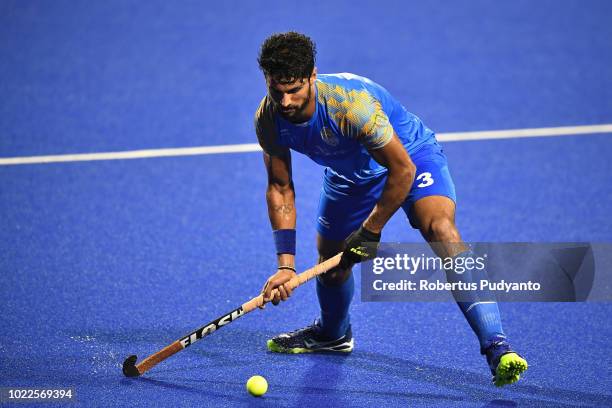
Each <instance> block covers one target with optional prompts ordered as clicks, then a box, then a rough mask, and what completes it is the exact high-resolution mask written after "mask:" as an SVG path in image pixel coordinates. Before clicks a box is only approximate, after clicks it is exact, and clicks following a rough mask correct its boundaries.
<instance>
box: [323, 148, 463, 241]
mask: <svg viewBox="0 0 612 408" xmlns="http://www.w3.org/2000/svg"><path fill="white" fill-rule="evenodd" d="M410 158H411V159H412V162H413V163H414V164H415V166H416V177H415V179H414V182H413V183H412V188H411V189H410V192H409V193H408V197H407V198H406V201H404V203H403V204H402V209H403V210H404V213H405V214H406V216H407V217H408V220H409V221H410V224H411V225H412V226H413V227H414V228H417V223H416V222H415V221H416V220H414V219H413V218H412V211H411V208H412V206H413V204H414V203H415V202H416V201H417V200H419V199H421V198H423V197H428V196H445V197H448V198H450V199H451V200H453V202H456V201H457V198H456V195H455V185H454V183H453V180H452V178H451V175H450V172H449V170H448V162H447V160H446V156H445V155H444V152H443V151H442V148H441V147H440V145H439V144H437V143H434V144H428V145H424V146H423V147H422V148H421V149H419V150H418V151H417V152H415V153H413V154H412V155H411V156H410ZM325 171H326V172H328V170H327V169H326V170H325ZM386 180H387V177H386V175H384V176H382V177H377V178H375V179H372V180H371V181H368V182H367V183H364V184H360V185H352V186H351V187H350V188H347V186H346V185H342V186H339V185H337V184H335V183H334V182H333V181H331V180H330V178H329V177H327V176H326V177H324V182H323V188H322V189H321V198H320V199H319V211H318V214H317V231H318V232H319V234H321V235H322V236H323V237H324V238H327V239H330V240H334V241H342V240H344V239H345V238H346V237H348V236H349V234H350V233H351V232H353V231H355V230H356V229H357V228H359V226H360V225H361V224H362V223H363V221H365V219H366V218H367V217H368V215H370V213H371V212H372V209H373V208H374V206H375V205H376V203H377V202H378V199H379V198H380V195H381V194H382V191H383V188H384V186H385V182H386Z"/></svg>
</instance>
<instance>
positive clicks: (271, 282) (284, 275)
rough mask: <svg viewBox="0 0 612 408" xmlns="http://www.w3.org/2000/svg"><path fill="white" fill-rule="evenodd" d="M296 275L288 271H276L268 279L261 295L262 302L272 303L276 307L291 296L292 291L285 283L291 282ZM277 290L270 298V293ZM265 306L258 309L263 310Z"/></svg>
mask: <svg viewBox="0 0 612 408" xmlns="http://www.w3.org/2000/svg"><path fill="white" fill-rule="evenodd" d="M296 275H297V274H296V273H295V272H294V271H292V270H290V269H278V270H277V271H276V273H275V274H274V275H272V276H270V277H269V278H268V280H267V281H266V283H265V285H264V287H263V289H262V290H261V294H262V295H263V297H264V302H266V303H267V302H272V304H273V305H274V306H276V305H278V304H279V303H280V301H281V300H282V301H285V300H287V299H288V298H289V297H290V296H291V292H293V290H292V289H291V288H290V287H289V285H287V282H289V281H290V280H291V278H293V277H294V276H296ZM274 289H278V291H277V292H275V295H274V297H272V291H273V290H274ZM264 307H265V304H264V305H262V306H261V307H260V308H261V309H263V308H264Z"/></svg>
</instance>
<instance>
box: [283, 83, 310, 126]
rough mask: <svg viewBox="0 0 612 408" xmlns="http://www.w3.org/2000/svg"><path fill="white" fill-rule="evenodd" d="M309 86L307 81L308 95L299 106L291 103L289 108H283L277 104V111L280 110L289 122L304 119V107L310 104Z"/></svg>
mask: <svg viewBox="0 0 612 408" xmlns="http://www.w3.org/2000/svg"><path fill="white" fill-rule="evenodd" d="M310 88H311V86H310V83H309V84H308V96H307V97H306V99H305V100H304V102H302V104H300V105H299V106H296V105H292V106H290V108H289V109H288V110H283V108H282V107H281V106H280V104H279V105H278V111H279V112H280V114H281V116H282V117H284V118H285V119H287V120H289V121H290V122H303V121H304V120H303V119H304V111H305V110H306V108H307V107H308V105H309V104H310V99H311V95H310Z"/></svg>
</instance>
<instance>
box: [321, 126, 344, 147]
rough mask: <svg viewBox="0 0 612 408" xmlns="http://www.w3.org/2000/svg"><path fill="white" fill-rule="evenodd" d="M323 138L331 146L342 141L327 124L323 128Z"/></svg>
mask: <svg viewBox="0 0 612 408" xmlns="http://www.w3.org/2000/svg"><path fill="white" fill-rule="evenodd" d="M321 139H323V141H324V142H325V143H327V144H328V145H330V146H338V143H340V140H339V139H338V136H336V135H335V134H334V132H333V131H332V130H331V129H330V128H328V127H325V126H323V129H321Z"/></svg>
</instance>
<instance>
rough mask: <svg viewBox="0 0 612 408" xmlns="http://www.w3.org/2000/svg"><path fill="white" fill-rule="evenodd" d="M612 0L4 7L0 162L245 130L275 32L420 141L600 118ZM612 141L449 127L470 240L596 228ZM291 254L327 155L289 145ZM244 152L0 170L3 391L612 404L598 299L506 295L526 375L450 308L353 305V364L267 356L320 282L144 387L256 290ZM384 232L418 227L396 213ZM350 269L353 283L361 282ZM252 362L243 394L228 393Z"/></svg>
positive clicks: (253, 177)
mask: <svg viewBox="0 0 612 408" xmlns="http://www.w3.org/2000/svg"><path fill="white" fill-rule="evenodd" d="M610 21H612V3H610V2H607V1H582V2H581V1H542V2H537V3H535V2H528V1H517V2H511V3H509V4H502V3H491V2H485V1H482V2H477V1H469V2H468V1H461V2H453V3H449V2H442V1H438V2H428V3H427V4H423V3H421V2H410V3H408V2H402V1H377V2H356V1H350V2H349V1H347V2H337V1H334V2H315V4H311V3H304V2H297V3H287V2H265V3H263V2H262V3H257V2H238V1H230V2H225V3H223V4H214V5H212V4H208V5H204V4H202V3H197V2H183V3H181V4H176V3H170V2H161V1H149V2H146V3H142V2H124V1H106V2H102V1H98V2H76V1H75V2H67V1H55V2H45V1H30V2H22V1H8V0H4V1H2V2H0V99H1V100H0V156H1V157H15V156H31V155H50V154H64V153H86V152H103V151H122V150H133V149H146V148H163V147H188V146H201V145H218V144H233V143H252V142H254V141H255V136H254V132H253V130H252V115H253V113H254V110H255V108H256V106H257V104H258V102H259V99H260V98H261V97H262V96H263V94H264V92H265V88H264V83H263V79H262V77H261V74H260V73H259V71H258V69H257V65H256V61H255V58H256V55H257V50H258V46H259V44H260V43H261V41H262V40H263V39H264V38H265V37H266V36H267V35H268V34H270V33H271V32H274V31H284V30H287V29H297V30H301V31H304V32H306V33H308V34H309V35H311V36H312V37H313V39H314V40H315V41H316V42H317V44H318V49H319V62H318V66H319V71H320V72H341V71H350V72H355V73H357V74H361V75H365V76H369V77H371V78H373V79H374V80H376V81H378V82H380V83H381V84H383V85H385V86H386V87H387V88H388V89H389V90H390V91H391V92H392V93H394V94H395V95H396V96H397V97H399V98H400V99H401V100H402V101H403V102H404V104H405V105H406V107H407V108H408V109H409V110H410V111H412V112H414V113H416V114H417V115H419V116H420V117H421V118H422V119H423V120H424V121H425V123H427V124H428V125H429V126H430V127H431V128H433V129H434V130H435V131H438V132H460V131H471V130H489V129H512V128H531V127H549V126H574V125H588V124H608V123H612V70H611V68H610V67H612V41H611V39H612V24H610ZM611 136H612V135H611V134H600V135H582V136H567V137H550V138H527V139H512V140H488V141H473V142H452V143H446V144H444V148H445V151H446V153H447V155H448V158H449V162H450V165H451V172H452V175H453V178H454V180H455V183H456V186H457V192H458V199H459V201H458V202H459V204H458V205H459V208H458V212H457V223H458V226H459V229H460V231H461V232H462V234H463V237H464V239H465V240H467V241H487V240H490V241H542V242H549V241H579V240H584V241H600V242H610V241H612V229H611V228H610V226H611V223H610V216H609V214H610V211H611V210H612V194H611V193H610V190H609V187H610V185H611V184H612V177H611V176H610V174H611V172H612V164H611V162H610V157H611V156H612V139H611ZM294 177H295V184H296V190H297V208H298V252H299V257H298V266H299V268H300V269H306V268H308V267H310V266H311V265H312V264H313V263H314V261H315V259H316V254H315V248H314V236H315V228H314V221H315V214H316V207H317V200H318V196H319V189H320V185H321V180H322V172H321V169H320V168H318V167H317V166H316V165H314V164H313V163H311V162H309V161H308V160H307V159H305V158H303V157H300V156H298V155H294ZM265 182H266V178H265V171H264V168H263V165H262V163H261V154H260V153H239V154H217V155H207V156H194V157H177V158H158V159H144V160H114V161H99V162H77V163H62V164H37V165H19V166H0V217H1V218H0V274H1V275H0V276H1V279H2V284H1V285H0V310H1V313H0V328H1V329H2V330H1V331H0V386H21V387H25V386H32V387H34V386H35V387H54V386H55V387H62V386H63V387H65V386H73V387H75V389H76V394H77V398H78V400H79V401H80V403H81V404H83V405H97V406H108V405H111V404H116V405H124V406H125V405H130V406H162V405H164V406H179V405H181V406H189V405H193V406H246V405H253V406H270V407H274V406H379V407H391V406H399V405H402V406H439V407H519V406H520V407H523V406H543V407H570V406H597V407H600V406H612V371H611V370H610V355H611V352H612V340H610V339H612V324H611V323H610V315H611V313H612V305H610V304H502V305H500V307H501V312H502V318H503V319H504V326H505V329H506V331H507V332H508V334H509V335H510V337H511V339H512V341H513V344H514V345H515V347H516V348H517V349H519V350H520V351H521V352H522V353H523V354H525V356H526V357H527V358H528V360H529V363H530V369H529V371H528V372H527V374H526V375H525V378H524V380H522V381H521V382H520V383H519V384H516V385H514V386H511V387H507V388H505V389H502V390H499V389H496V388H494V387H492V386H491V385H490V384H489V381H490V378H489V377H490V376H489V375H488V372H487V369H486V365H485V362H484V360H483V359H482V357H481V356H480V355H479V353H478V346H477V341H476V338H475V336H473V334H472V333H471V331H470V330H469V327H468V325H467V323H466V322H465V321H464V320H463V317H462V316H461V314H460V312H459V311H458V309H457V307H456V306H455V305H454V304H444V303H432V304H397V303H394V304H391V303H389V304H386V303H376V304H375V303H361V302H360V301H359V298H358V296H357V299H356V301H355V303H354V305H353V308H352V316H353V318H352V320H353V327H354V332H355V335H356V350H355V352H354V353H353V354H352V355H350V356H348V357H337V356H320V355H314V356H284V355H273V354H270V353H267V352H266V350H265V340H266V339H267V338H268V337H269V336H271V335H274V334H277V333H278V332H281V331H286V330H288V329H295V328H297V327H298V326H300V325H304V324H306V323H309V322H310V321H311V320H312V318H314V317H315V316H316V314H317V311H318V305H317V302H316V296H315V292H314V284H312V283H310V284H308V285H307V286H306V287H304V288H300V289H299V290H298V291H296V292H295V295H294V296H293V297H292V299H291V301H290V302H287V303H286V304H283V305H282V307H278V308H273V307H271V306H270V307H268V308H267V309H266V310H265V311H263V312H262V311H255V312H253V313H252V314H251V315H248V316H246V317H244V318H243V319H241V320H239V321H237V322H235V323H233V324H232V325H231V326H230V327H228V328H225V329H223V330H221V331H219V332H218V333H215V334H213V335H212V336H210V337H208V338H206V339H205V340H203V341H202V342H200V343H197V344H196V345H194V346H193V347H190V348H189V349H187V350H185V351H183V352H181V353H180V354H179V355H177V356H175V357H173V358H172V359H170V360H168V361H166V362H164V363H162V364H160V365H159V366H158V367H156V368H155V369H154V370H152V371H150V372H149V373H147V375H146V376H145V377H144V378H140V379H136V380H134V379H126V378H124V377H123V375H122V374H121V370H120V364H121V362H122V361H123V359H124V358H125V357H126V356H127V355H128V354H132V353H137V354H139V355H140V357H144V356H146V355H148V354H150V353H152V352H155V351H157V350H158V349H160V348H161V347H163V346H165V345H166V344H168V343H170V342H172V341H173V340H175V339H176V338H178V337H180V336H182V335H183V334H185V333H187V332H189V331H190V330H192V329H195V328H197V327H198V326H200V325H201V324H204V323H206V322H207V321H208V320H211V319H212V318H214V317H217V316H218V315H220V314H222V313H224V312H228V311H230V310H232V309H233V308H234V307H237V306H238V305H240V304H241V303H242V302H244V301H245V300H247V299H249V298H250V297H252V296H254V295H256V294H257V293H258V291H259V289H260V287H261V285H262V284H263V282H264V281H265V279H266V278H267V276H268V275H269V274H270V273H271V272H272V271H273V266H274V263H275V256H274V253H273V245H272V238H271V234H270V226H269V223H268V219H267V212H266V207H265V200H264V189H265ZM383 239H384V240H386V241H416V240H420V237H419V236H418V234H417V233H416V232H415V231H413V230H411V229H410V227H409V226H408V223H407V222H406V221H405V219H404V217H403V214H401V212H400V213H398V214H397V215H396V216H395V217H394V219H393V220H392V222H391V223H390V224H389V226H388V228H386V229H385V233H384V236H383ZM356 276H357V279H358V282H359V276H358V274H356ZM254 374H261V375H264V376H265V377H267V379H268V381H269V383H270V390H269V392H268V394H267V395H266V396H265V398H263V399H258V400H256V399H254V398H252V397H250V396H248V395H247V394H246V392H245V391H244V383H245V382H246V380H247V379H248V377H250V376H251V375H254Z"/></svg>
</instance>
